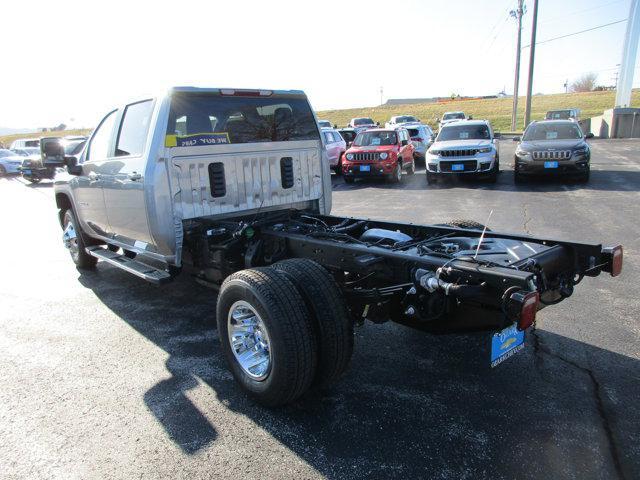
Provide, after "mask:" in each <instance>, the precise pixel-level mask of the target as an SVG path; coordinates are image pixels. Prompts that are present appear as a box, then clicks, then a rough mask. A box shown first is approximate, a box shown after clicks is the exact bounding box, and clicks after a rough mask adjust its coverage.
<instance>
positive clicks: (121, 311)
mask: <svg viewBox="0 0 640 480" xmlns="http://www.w3.org/2000/svg"><path fill="white" fill-rule="evenodd" d="M514 147H515V144H512V143H511V142H506V141H505V142H502V145H501V163H502V169H503V173H502V174H501V175H500V177H499V180H498V183H497V184H495V185H491V184H487V183H473V182H453V183H450V184H442V185H436V186H430V187H427V185H426V181H425V176H424V174H420V173H418V174H416V175H414V176H413V177H408V176H405V178H404V183H402V184H401V185H389V184H385V183H382V182H373V183H369V182H366V183H365V182H357V183H356V184H354V185H346V184H344V183H343V182H342V180H341V179H340V178H339V177H333V183H334V188H335V194H334V199H333V205H334V209H333V213H335V214H338V215H351V216H365V217H375V218H381V219H388V220H397V221H406V222H420V223H426V222H441V221H443V220H448V219H452V218H469V219H475V220H478V221H480V222H484V221H485V220H486V218H487V216H488V214H489V212H490V211H491V210H493V215H492V217H491V222H490V227H491V228H492V229H493V230H498V231H500V230H505V231H515V232H519V233H522V232H526V233H531V234H534V235H536V236H542V237H545V236H546V237H551V238H553V237H558V238H562V239H572V240H577V241H588V242H603V243H605V244H615V243H618V242H620V243H623V244H624V245H625V262H626V263H625V271H624V273H623V275H622V277H620V278H616V279H611V278H609V277H607V276H604V275H603V276H601V277H598V278H586V279H584V280H583V282H582V283H581V284H580V285H579V286H578V287H577V289H576V292H575V294H574V295H573V297H572V298H570V299H568V300H566V301H565V302H563V303H561V304H559V305H557V306H554V307H550V308H548V309H546V310H544V311H542V312H541V314H540V319H539V322H538V328H537V330H536V331H535V332H534V333H531V334H529V335H528V337H527V346H526V348H525V349H524V350H523V351H522V352H521V353H519V354H518V355H516V356H514V357H513V358H511V359H509V360H508V361H506V362H505V363H504V364H502V365H500V366H499V367H498V368H496V369H493V370H492V369H490V368H489V367H488V363H489V360H488V351H487V346H488V336H487V335H469V336H459V335H456V336H441V337H438V336H429V335H426V334H423V333H420V332H415V331H412V330H409V329H406V328H404V327H400V326H397V325H394V324H389V323H387V324H384V325H372V324H368V325H366V326H364V327H362V328H358V329H357V331H356V347H355V352H354V356H353V361H352V364H351V368H350V370H349V371H348V372H347V374H346V375H345V376H344V378H343V379H342V380H341V381H340V382H339V383H338V384H337V385H335V386H334V387H333V388H331V389H330V390H328V391H325V392H321V393H313V394H309V395H308V396H307V397H305V398H303V399H302V400H301V401H299V402H297V403H296V404H294V405H292V406H289V407H287V408H283V409H280V410H274V411H272V410H267V409H263V408H260V407H258V406H256V405H254V404H253V403H252V402H251V401H249V400H247V399H246V398H245V397H244V396H243V395H242V394H241V393H240V392H239V390H238V389H237V388H236V387H235V385H234V383H233V380H232V378H231V376H230V374H229V373H227V371H226V368H225V366H224V363H223V359H222V355H221V354H220V351H219V344H218V342H217V334H216V331H215V330H214V329H213V327H212V320H213V317H214V310H215V308H214V307H215V294H214V293H212V292H210V291H208V290H206V289H204V288H202V287H200V286H198V285H196V284H194V283H193V282H191V281H190V279H189V278H180V279H178V280H177V281H176V282H175V283H173V284H169V285H165V286H162V287H155V286H153V285H150V284H147V283H144V282H142V281H141V280H139V279H137V278H134V277H131V276H129V275H127V274H126V273H124V272H122V271H119V270H117V269H115V268H112V267H110V266H107V265H102V264H101V265H99V267H98V269H97V271H95V272H89V273H87V272H79V271H77V270H76V269H75V268H74V267H73V266H72V263H71V260H70V259H69V258H68V254H67V252H66V251H65V250H64V249H63V248H62V245H61V241H60V233H61V231H60V228H59V225H58V224H57V219H56V211H55V206H54V203H53V193H52V189H51V187H50V184H47V183H44V182H43V183H42V184H40V185H37V186H27V185H25V184H24V183H23V182H22V181H21V180H20V179H17V178H11V179H0V200H1V202H2V203H1V204H2V205H3V213H2V219H3V229H2V231H3V235H2V236H0V251H2V252H3V262H2V275H1V276H0V305H1V306H2V307H1V308H0V352H1V353H0V370H1V371H2V372H3V375H1V376H0V465H2V468H1V469H0V477H8V478H14V477H15V478H42V477H51V478H65V479H68V478H108V477H119V478H129V477H142V478H158V477H173V478H238V477H240V476H244V477H246V478H257V477H262V478H322V477H327V478H340V479H342V478H376V479H378V478H451V479H459V478H497V479H500V478H505V479H512V478H554V479H558V478H577V479H587V478H589V479H590V478H626V479H632V478H640V404H639V402H638V399H639V398H640V343H639V342H638V340H639V338H640V328H639V327H640V320H639V318H638V313H637V312H638V299H639V298H640V288H639V287H638V284H639V280H640V271H639V269H638V260H639V258H638V252H639V251H640V226H639V222H638V213H639V212H640V208H639V202H640V153H638V147H640V142H638V141H594V142H592V147H593V148H592V150H593V172H592V180H591V182H590V183H589V184H588V185H580V184H575V183H563V182H559V181H532V182H529V183H526V184H524V185H518V186H515V185H514V183H513V178H512V176H511V168H512V163H513V150H514Z"/></svg>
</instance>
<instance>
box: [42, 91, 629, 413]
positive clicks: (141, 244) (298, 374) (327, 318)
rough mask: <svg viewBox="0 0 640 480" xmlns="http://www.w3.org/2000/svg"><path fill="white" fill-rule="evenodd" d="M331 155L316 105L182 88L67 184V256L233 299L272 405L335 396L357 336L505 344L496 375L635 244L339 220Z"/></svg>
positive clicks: (249, 379)
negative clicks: (362, 332) (459, 337)
mask: <svg viewBox="0 0 640 480" xmlns="http://www.w3.org/2000/svg"><path fill="white" fill-rule="evenodd" d="M322 141H323V140H322V137H321V135H320V131H319V129H318V125H317V119H316V117H315V115H314V113H313V111H312V109H311V106H310V105H309V102H308V100H307V98H306V96H305V95H304V93H303V92H301V91H279V90H238V89H199V88H192V87H175V88H172V89H170V90H169V91H167V92H166V94H164V95H162V96H159V97H156V98H148V99H141V100H138V101H135V102H131V103H128V104H126V105H122V106H120V107H118V108H114V109H113V110H112V111H111V112H108V113H107V115H106V116H105V117H104V118H103V120H102V121H101V122H100V124H99V125H98V126H97V128H96V129H95V131H94V132H93V134H92V136H91V138H90V139H89V141H88V142H87V145H86V148H85V149H84V151H83V152H82V153H81V154H80V155H79V156H77V157H66V158H65V164H66V166H67V172H66V173H65V174H60V175H59V176H58V177H56V180H55V185H54V189H55V198H56V204H57V206H58V209H59V215H60V222H61V225H62V228H63V234H62V240H63V244H64V245H65V247H67V248H68V249H69V252H70V254H71V258H72V260H73V261H74V262H75V263H76V265H77V266H78V267H79V268H94V267H95V266H96V263H97V262H98V261H102V262H105V263H109V264H111V265H113V266H115V267H117V268H120V269H122V270H124V271H126V272H129V273H131V274H133V275H136V276H138V277H140V278H142V279H144V280H147V281H149V282H152V283H164V282H169V281H171V280H172V279H173V278H174V277H175V276H176V275H178V274H179V273H180V272H181V271H183V270H187V271H189V273H190V274H192V275H194V276H195V277H196V279H197V280H198V281H199V282H201V283H204V284H206V285H210V286H212V287H214V288H216V289H217V290H219V293H218V301H217V309H216V314H217V327H218V332H219V336H220V343H221V348H222V350H223V352H224V354H225V357H226V359H227V362H228V366H229V369H230V370H231V372H232V373H233V375H234V377H235V379H236V380H237V382H238V384H239V385H240V387H241V388H242V389H243V390H244V391H245V392H246V393H248V394H249V395H251V396H252V397H253V398H255V399H256V400H257V401H258V402H260V403H262V404H264V405H268V406H277V405H282V404H286V403H289V402H292V401H294V400H295V399H297V398H298V397H300V396H301V395H302V394H303V393H304V392H306V391H307V390H308V389H309V388H311V387H312V386H326V385H329V384H331V383H332V382H333V381H335V380H336V379H337V378H338V377H339V376H340V375H341V374H342V373H343V372H344V371H345V370H346V368H347V366H348V364H349V361H350V357H351V353H352V350H353V327H354V324H356V323H362V322H364V321H365V320H369V321H372V322H375V323H380V322H384V321H388V320H391V321H395V322H398V323H401V324H404V325H407V326H409V327H412V328H416V329H419V330H422V331H426V332H430V333H433V334H438V333H448V332H471V331H490V332H497V333H496V334H494V335H493V336H491V341H492V342H493V343H495V344H496V345H495V351H496V354H495V356H494V354H493V350H494V349H493V347H492V358H491V363H492V365H497V364H498V363H500V362H501V361H502V360H504V359H506V358H508V356H510V355H512V354H514V353H515V352H517V349H518V348H521V346H522V344H523V342H524V332H525V331H526V329H527V328H528V327H530V326H531V325H532V324H533V322H534V320H535V315H536V312H537V311H538V310H539V309H541V308H543V307H545V306H547V305H551V304H555V303H558V302H560V301H562V300H564V299H565V298H568V297H569V296H570V295H571V294H572V292H573V289H574V287H575V286H576V285H577V284H578V283H580V282H581V281H582V279H583V278H584V277H588V276H596V275H598V274H600V273H602V272H608V273H610V274H611V275H613V276H615V275H618V274H619V273H620V271H621V268H622V247H621V246H615V247H603V246H601V245H598V244H584V243H572V242H564V241H559V240H553V239H541V238H532V237H524V236H521V235H513V234H507V233H497V232H492V231H490V230H489V229H486V228H485V227H483V226H482V225H480V224H477V223H475V222H471V221H452V222H448V223H445V224H438V225H411V224H401V223H396V222H385V221H378V220H368V219H353V218H342V217H335V216H331V215H330V213H331V178H330V174H329V164H328V160H327V158H326V155H325V154H324V151H325V149H324V148H323V144H322ZM496 342H497V343H496Z"/></svg>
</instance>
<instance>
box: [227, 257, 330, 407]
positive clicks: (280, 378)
mask: <svg viewBox="0 0 640 480" xmlns="http://www.w3.org/2000/svg"><path fill="white" fill-rule="evenodd" d="M238 305H248V306H249V307H250V309H251V310H252V311H253V312H254V313H255V314H256V315H254V317H252V318H259V319H260V321H261V324H262V325H263V327H264V329H265V331H266V334H267V335H266V336H264V334H263V333H261V337H262V338H263V340H264V338H265V337H266V339H267V346H268V349H267V351H268V356H269V366H268V371H266V372H265V373H264V375H262V376H261V377H260V378H256V377H255V376H252V375H250V374H249V373H247V371H246V370H245V367H243V366H242V365H241V363H240V360H239V359H238V357H237V356H238V355H241V353H236V352H237V350H234V349H233V347H232V345H231V340H230V338H229V337H230V335H229V329H230V328H229V326H230V325H232V322H234V321H236V322H237V320H235V317H233V316H232V314H233V313H234V312H236V311H237V309H238ZM216 319H217V324H218V334H219V336H220V343H221V345H222V351H223V352H224V355H225V357H226V360H227V364H228V366H229V369H230V370H231V373H232V374H233V376H234V378H235V379H236V381H237V382H238V383H239V384H240V386H241V387H242V389H243V390H244V391H245V392H246V393H247V394H248V395H250V396H251V397H253V398H254V399H255V400H256V401H257V402H258V403H261V404H262V405H265V406H269V407H276V406H279V405H284V404H287V403H290V402H293V401H294V400H296V399H297V398H298V397H300V396H301V395H302V394H303V393H305V392H306V391H307V390H308V388H309V386H310V385H311V382H312V381H313V378H314V375H315V372H316V362H317V352H316V345H317V340H316V338H315V337H314V332H313V328H312V322H311V318H310V316H309V312H308V311H307V308H306V306H305V303H304V300H303V298H302V296H301V295H300V293H298V290H297V288H296V286H295V285H294V284H293V283H292V282H291V281H290V280H289V278H287V276H286V275H285V274H284V273H282V272H279V271H277V270H275V269H274V268H270V267H267V268H257V269H250V270H241V271H239V272H236V273H234V274H233V275H230V276H229V277H227V279H226V280H225V281H224V283H223V284H222V287H221V289H220V293H219V295H218V303H217V306H216ZM232 329H233V326H232ZM232 333H233V332H232ZM254 335H257V334H256V332H255V331H254ZM256 338H257V337H256ZM256 345H257V344H256ZM256 345H254V346H253V348H256ZM246 346H247V345H246V344H244V343H240V344H239V345H238V344H237V345H236V348H240V349H242V348H244V347H246ZM247 349H248V347H247ZM245 351H246V350H245Z"/></svg>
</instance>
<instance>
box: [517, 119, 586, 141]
mask: <svg viewBox="0 0 640 480" xmlns="http://www.w3.org/2000/svg"><path fill="white" fill-rule="evenodd" d="M580 138H582V131H581V130H580V127H578V126H577V125H576V124H575V123H564V122H563V123H546V124H545V123H536V124H531V125H529V127H528V128H527V130H526V131H525V132H524V136H523V137H522V139H523V140H524V141H525V142H530V141H535V140H578V139H580Z"/></svg>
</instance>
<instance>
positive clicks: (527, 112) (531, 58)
mask: <svg viewBox="0 0 640 480" xmlns="http://www.w3.org/2000/svg"><path fill="white" fill-rule="evenodd" d="M634 1H637V0H634ZM537 29H538V0H533V19H532V20H531V45H530V46H529V49H530V51H529V80H528V84H527V103H526V106H525V109H524V128H527V125H529V122H530V121H531V94H532V91H533V64H534V62H535V59H536V30H537Z"/></svg>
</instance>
